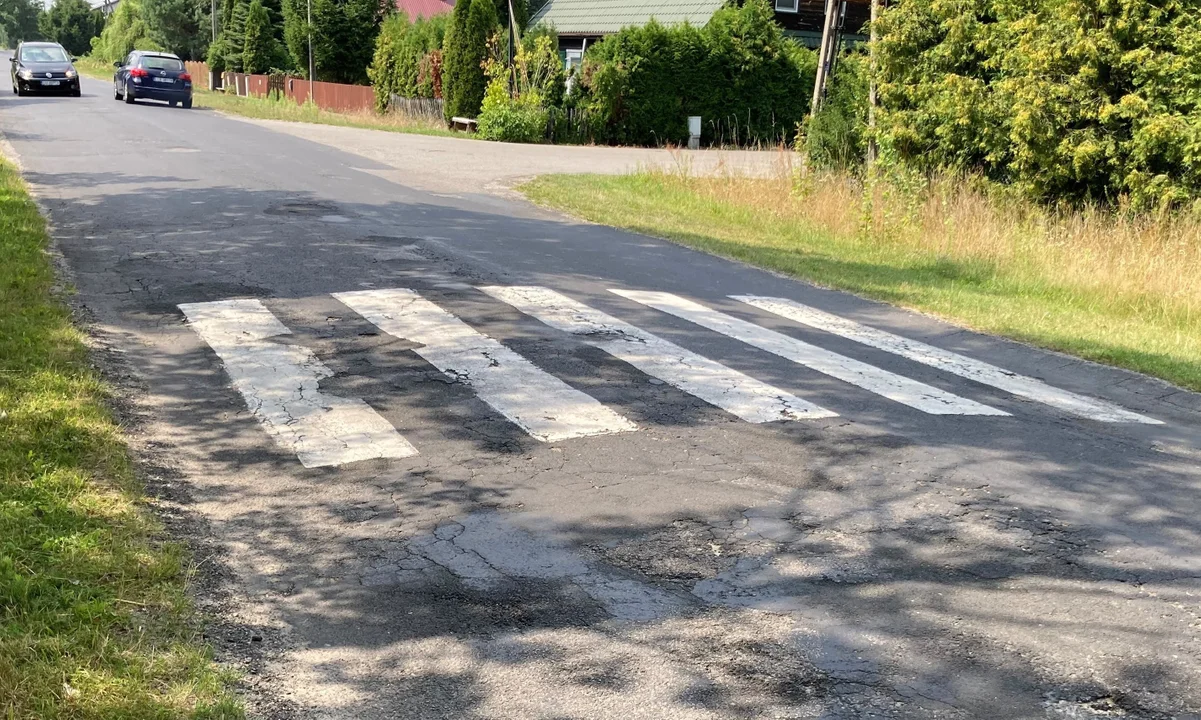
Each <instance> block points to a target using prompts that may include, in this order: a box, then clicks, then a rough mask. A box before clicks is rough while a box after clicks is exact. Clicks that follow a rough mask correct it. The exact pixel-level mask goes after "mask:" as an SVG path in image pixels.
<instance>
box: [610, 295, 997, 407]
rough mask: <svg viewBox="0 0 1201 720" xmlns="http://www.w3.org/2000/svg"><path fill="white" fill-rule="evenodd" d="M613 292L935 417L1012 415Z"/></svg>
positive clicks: (694, 306)
mask: <svg viewBox="0 0 1201 720" xmlns="http://www.w3.org/2000/svg"><path fill="white" fill-rule="evenodd" d="M610 292H613V293H615V294H617V295H620V296H621V297H624V298H627V299H629V300H633V301H634V302H637V303H641V304H643V305H646V306H648V307H652V308H655V309H656V310H660V311H662V312H665V313H669V314H671V315H675V316H676V317H679V318H682V319H684V320H688V321H689V322H692V323H696V324H697V325H700V326H701V327H705V328H708V329H709V330H712V331H714V332H718V333H721V334H722V335H726V336H729V337H732V338H734V339H736V340H739V341H741V342H744V343H747V344H748V345H753V346H755V347H757V348H760V349H762V350H766V351H768V352H770V353H774V354H776V355H779V356H780V357H782V358H786V359H788V360H791V361H793V362H795V363H797V364H800V365H804V366H805V367H807V368H810V369H812V370H816V371H818V372H820V373H824V374H826V375H829V376H830V377H833V378H837V379H838V380H842V381H843V382H847V383H850V384H852V385H856V386H858V387H861V388H863V389H864V390H868V391H870V392H873V393H876V394H877V395H882V396H884V397H886V398H889V399H891V400H895V401H897V402H899V403H903V404H905V405H908V406H910V407H913V408H916V409H918V410H921V411H923V412H927V413H930V414H932V415H1008V414H1009V413H1007V412H1004V411H1002V410H998V409H996V408H991V407H989V406H987V405H982V404H981V403H978V402H976V401H974V400H969V399H967V398H962V397H959V396H958V395H954V394H952V393H949V392H946V391H945V390H940V389H938V388H936V387H933V386H930V385H926V384H925V383H920V382H917V381H916V380H911V379H909V378H906V377H902V376H900V375H897V374H895V373H891V372H888V371H886V370H881V369H880V368H877V367H874V366H872V365H868V364H867V363H864V362H860V361H858V360H854V359H852V358H849V357H845V356H843V355H839V354H837V353H834V352H830V351H829V350H825V349H823V348H820V347H817V346H816V345H811V344H809V343H806V342H803V341H801V340H798V339H796V338H793V337H789V336H788V335H784V334H782V333H778V332H776V331H774V330H768V329H767V328H764V327H760V326H758V325H755V324H754V323H750V322H747V321H746V320H741V319H739V318H735V317H732V316H730V315H726V314H725V313H721V312H718V311H716V310H713V309H711V308H707V307H705V306H704V305H701V304H700V303H696V302H693V301H691V300H686V299H684V298H682V297H679V296H677V295H672V294H671V293H664V292H644V291H637V290H617V289H614V290H610Z"/></svg>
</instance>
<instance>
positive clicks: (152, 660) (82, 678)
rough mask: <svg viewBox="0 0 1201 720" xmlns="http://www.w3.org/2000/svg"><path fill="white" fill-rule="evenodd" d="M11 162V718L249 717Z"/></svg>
mask: <svg viewBox="0 0 1201 720" xmlns="http://www.w3.org/2000/svg"><path fill="white" fill-rule="evenodd" d="M47 242H48V238H47V234H46V228H45V224H44V222H43V220H42V217H41V215H40V214H39V213H38V210H37V208H36V207H35V206H34V204H33V202H32V201H31V200H30V198H29V196H28V194H27V193H26V189H25V186H24V184H23V183H22V182H21V179H20V176H19V175H18V174H17V172H16V170H15V169H14V168H13V167H12V166H11V165H9V164H7V163H6V162H4V161H3V159H0V257H3V258H4V262H3V263H0V718H5V720H16V719H18V718H19V719H22V720H24V719H26V718H29V719H33V718H37V719H38V720H54V719H57V718H73V719H74V718H130V719H133V718H137V719H139V720H142V719H158V718H194V719H201V718H203V719H206V720H217V719H218V718H220V719H223V720H224V719H229V718H241V717H242V716H243V713H242V710H241V708H240V705H239V703H238V702H237V700H236V699H235V698H234V697H233V696H232V695H231V694H230V693H229V691H228V690H227V687H228V682H229V680H230V679H231V678H230V677H228V676H227V675H226V674H225V673H224V672H223V671H221V670H220V669H218V668H217V667H216V666H215V665H214V664H213V662H212V660H211V657H210V655H209V652H208V649H207V647H206V645H205V644H204V643H203V642H202V641H201V638H200V635H199V631H198V628H197V624H196V617H195V615H194V612H193V609H192V607H191V605H190V603H189V600H188V594H187V592H186V584H187V581H188V577H189V571H188V568H189V564H188V563H189V561H188V558H187V554H186V553H185V551H184V549H183V548H182V547H181V546H179V545H178V544H176V543H172V542H169V541H167V540H166V539H165V538H164V537H163V533H162V529H161V527H159V526H158V525H157V524H156V523H155V521H154V520H153V518H152V517H151V516H150V515H149V514H148V513H147V512H146V510H145V509H144V508H143V498H142V497H141V495H140V494H139V489H138V484H137V482H136V479H135V477H134V474H133V471H132V468H131V465H130V461H129V458H128V456H127V452H126V447H125V444H124V441H123V439H122V437H121V434H120V431H119V429H118V427H117V426H116V424H115V423H114V421H113V418H112V416H111V415H110V413H109V412H108V410H107V407H106V402H105V400H106V389H105V387H104V385H103V384H102V383H101V381H100V380H99V379H98V378H97V376H96V374H95V373H94V372H93V371H92V370H91V369H90V366H89V363H88V357H87V350H86V348H85V345H84V343H83V337H82V336H81V334H80V333H79V332H78V331H77V330H76V329H75V327H74V326H73V325H72V322H71V318H70V315H69V313H68V311H67V309H66V308H65V307H64V306H63V304H62V303H61V302H59V301H57V300H56V299H55V298H54V297H53V292H52V287H53V285H52V283H53V282H54V274H53V270H52V267H51V264H50V262H49V259H48V256H47V254H46V247H47Z"/></svg>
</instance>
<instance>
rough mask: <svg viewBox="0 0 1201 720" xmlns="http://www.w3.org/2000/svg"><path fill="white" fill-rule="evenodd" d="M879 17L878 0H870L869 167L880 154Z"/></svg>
mask: <svg viewBox="0 0 1201 720" xmlns="http://www.w3.org/2000/svg"><path fill="white" fill-rule="evenodd" d="M879 17H880V0H872V18H871V26H870V28H871V30H870V31H869V32H870V33H871V34H870V36H869V37H868V55H869V58H870V63H869V65H868V67H869V68H870V71H871V81H870V83H869V84H868V86H867V164H868V167H871V166H872V165H874V164H875V163H876V158H877V157H879V155H880V148H879V146H878V145H876V104H877V103H878V102H879V100H878V97H877V92H878V88H877V87H876V41H877V40H878V39H879V37H878V36H877V35H876V20H877V19H879Z"/></svg>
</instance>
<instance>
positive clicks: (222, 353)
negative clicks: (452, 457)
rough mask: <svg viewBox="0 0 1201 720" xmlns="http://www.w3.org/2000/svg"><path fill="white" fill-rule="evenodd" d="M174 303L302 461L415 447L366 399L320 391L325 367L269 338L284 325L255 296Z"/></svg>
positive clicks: (340, 460)
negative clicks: (246, 298)
mask: <svg viewBox="0 0 1201 720" xmlns="http://www.w3.org/2000/svg"><path fill="white" fill-rule="evenodd" d="M179 308H180V310H182V311H183V313H184V315H185V316H187V318H188V323H189V324H190V325H191V327H192V329H193V330H195V331H196V333H197V334H198V335H200V337H201V338H202V339H203V340H204V341H205V342H207V343H208V344H209V346H210V347H211V348H212V349H213V351H214V352H216V353H217V355H218V356H219V357H220V358H221V360H222V362H223V363H224V364H225V370H226V372H227V373H229V376H230V378H231V379H232V380H233V384H234V387H235V388H237V390H238V391H239V392H240V393H242V396H243V397H244V398H245V399H246V404H247V405H248V406H249V407H250V410H251V412H252V413H254V416H255V417H256V418H258V419H259V421H260V422H262V424H263V426H264V427H265V428H266V429H267V431H268V432H269V433H271V434H272V435H273V436H275V439H276V440H277V442H279V444H280V445H282V446H284V447H286V448H289V449H291V450H292V451H294V452H295V453H296V456H297V457H298V458H299V459H300V462H301V464H303V465H304V466H305V467H310V468H311V467H324V466H328V465H342V464H345V463H349V462H354V461H356V460H369V459H372V458H403V457H409V456H411V455H416V454H417V450H416V449H415V448H414V447H413V446H412V445H411V444H409V442H408V441H407V440H405V439H404V437H402V436H401V435H400V433H398V432H396V429H395V428H393V427H392V425H391V424H390V423H389V422H388V421H387V420H385V419H384V418H383V417H381V416H380V415H379V414H378V413H376V412H375V411H374V410H372V409H371V407H370V406H368V405H367V403H365V402H363V401H362V400H359V399H354V398H343V397H337V396H333V395H328V394H326V393H323V392H321V390H319V389H318V387H317V383H318V382H319V381H320V380H321V379H322V378H326V377H329V376H331V375H332V374H333V373H331V372H330V370H329V369H328V368H327V367H325V365H323V364H322V363H321V361H320V360H318V359H317V358H316V356H314V355H313V353H312V351H310V350H308V349H307V348H303V347H299V346H297V345H287V344H280V343H276V342H269V341H268V338H273V337H277V336H280V335H289V334H291V331H290V330H288V328H287V327H285V326H284V325H283V323H281V322H280V321H279V320H278V319H277V318H276V317H275V316H274V315H273V314H271V311H270V310H268V309H267V308H266V306H264V305H263V304H262V303H261V302H260V301H258V300H222V301H219V302H207V303H188V304H184V305H180V306H179Z"/></svg>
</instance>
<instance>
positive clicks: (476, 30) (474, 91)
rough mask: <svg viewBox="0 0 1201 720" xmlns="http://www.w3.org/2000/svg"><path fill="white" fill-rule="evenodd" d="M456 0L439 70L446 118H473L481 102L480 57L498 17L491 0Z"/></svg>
mask: <svg viewBox="0 0 1201 720" xmlns="http://www.w3.org/2000/svg"><path fill="white" fill-rule="evenodd" d="M468 4H469V0H459V2H457V3H455V10H454V15H453V17H452V19H451V29H450V32H449V34H448V35H447V38H446V50H445V55H444V61H443V70H442V86H443V96H444V97H445V104H444V106H443V107H444V108H445V112H446V119H447V120H450V118H452V117H456V116H459V117H470V118H473V117H475V116H476V115H478V114H479V111H480V106H481V105H482V104H483V102H484V89H485V88H486V87H487V78H486V77H485V76H484V59H485V57H486V56H487V53H488V39H489V38H490V37H492V35H493V33H495V32H496V30H497V26H498V23H499V21H498V19H497V17H496V6H495V4H494V2H493V0H470V7H466V6H467V5H468Z"/></svg>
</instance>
